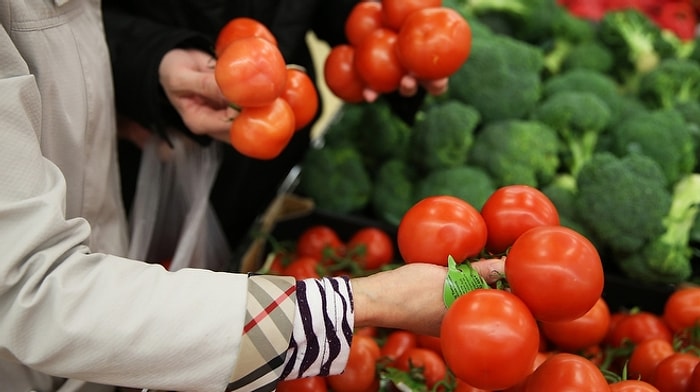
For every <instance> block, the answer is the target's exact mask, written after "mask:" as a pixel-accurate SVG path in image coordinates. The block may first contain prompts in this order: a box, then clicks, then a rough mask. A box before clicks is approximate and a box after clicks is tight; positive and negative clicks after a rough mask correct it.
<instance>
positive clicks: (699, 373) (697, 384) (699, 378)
mask: <svg viewBox="0 0 700 392" xmlns="http://www.w3.org/2000/svg"><path fill="white" fill-rule="evenodd" d="M688 391H700V364H697V365H695V369H693V374H691V375H690V381H688Z"/></svg>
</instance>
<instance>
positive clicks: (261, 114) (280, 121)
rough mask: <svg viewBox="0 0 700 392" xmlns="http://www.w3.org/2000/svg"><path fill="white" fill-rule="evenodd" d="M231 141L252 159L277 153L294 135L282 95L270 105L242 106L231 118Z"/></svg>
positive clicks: (264, 157)
mask: <svg viewBox="0 0 700 392" xmlns="http://www.w3.org/2000/svg"><path fill="white" fill-rule="evenodd" d="M230 135H231V145H232V146H233V147H234V148H235V149H236V150H237V151H238V152H240V153H241V154H243V155H245V156H247V157H250V158H255V159H262V160H268V159H273V158H275V157H277V156H278V155H279V154H280V153H281V152H282V150H284V148H285V147H287V145H288V144H289V141H290V140H291V139H292V136H294V112H293V111H292V108H291V107H290V106H289V104H288V103H287V102H286V101H285V100H284V99H282V98H277V99H275V100H274V101H273V102H272V103H271V104H270V105H266V106H255V107H244V108H243V109H241V111H240V113H238V116H236V118H234V119H233V122H231V129H230Z"/></svg>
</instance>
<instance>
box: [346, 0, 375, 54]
mask: <svg viewBox="0 0 700 392" xmlns="http://www.w3.org/2000/svg"><path fill="white" fill-rule="evenodd" d="M380 27H382V3H380V2H378V1H361V2H359V3H357V4H355V6H354V7H353V9H352V11H350V14H349V15H348V18H347V19H346V20H345V37H346V38H347V39H348V42H349V43H350V45H353V46H357V45H359V44H360V42H362V40H363V39H364V38H365V36H367V34H369V33H371V32H372V31H374V30H376V29H378V28H380Z"/></svg>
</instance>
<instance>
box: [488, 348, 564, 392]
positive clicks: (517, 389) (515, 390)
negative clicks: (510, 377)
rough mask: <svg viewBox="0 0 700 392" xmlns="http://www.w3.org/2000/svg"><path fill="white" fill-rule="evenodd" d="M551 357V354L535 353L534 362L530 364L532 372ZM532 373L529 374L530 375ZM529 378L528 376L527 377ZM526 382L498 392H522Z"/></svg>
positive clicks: (525, 380)
mask: <svg viewBox="0 0 700 392" xmlns="http://www.w3.org/2000/svg"><path fill="white" fill-rule="evenodd" d="M550 356H552V353H551V352H546V351H540V352H538V353H537V356H536V357H535V362H533V364H532V372H534V371H535V370H537V368H538V367H540V365H541V364H543V363H544V361H546V360H547V358H549V357H550ZM532 372H531V373H530V374H532ZM528 376H529V375H528ZM526 382H527V378H526V379H524V380H523V381H521V382H519V383H518V384H515V385H514V386H512V387H510V388H507V389H504V390H502V391H500V392H523V391H525V383H526Z"/></svg>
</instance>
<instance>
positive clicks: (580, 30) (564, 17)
mask: <svg viewBox="0 0 700 392" xmlns="http://www.w3.org/2000/svg"><path fill="white" fill-rule="evenodd" d="M552 19H553V20H552V21H551V25H552V30H553V31H552V34H551V36H552V37H551V38H548V42H546V44H543V45H542V47H543V49H544V51H545V58H544V64H545V68H546V70H547V71H548V72H549V73H550V74H556V73H559V71H560V70H562V69H563V67H564V64H565V63H566V61H567V59H569V58H570V57H571V55H572V54H573V53H574V51H575V50H576V48H578V47H579V46H581V45H584V44H587V43H595V44H596V45H597V46H601V45H600V44H599V43H598V42H597V41H596V39H595V34H596V30H595V27H594V25H593V23H591V22H590V21H589V20H586V19H583V18H578V17H576V16H574V15H573V14H571V13H570V12H558V13H556V16H554V17H553V18H552ZM606 50H607V48H606ZM593 60H600V59H599V58H594V59H591V60H590V61H591V62H592V61H593Z"/></svg>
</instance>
